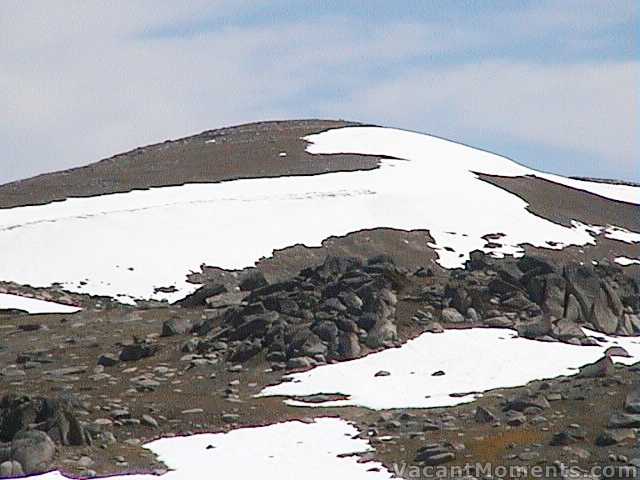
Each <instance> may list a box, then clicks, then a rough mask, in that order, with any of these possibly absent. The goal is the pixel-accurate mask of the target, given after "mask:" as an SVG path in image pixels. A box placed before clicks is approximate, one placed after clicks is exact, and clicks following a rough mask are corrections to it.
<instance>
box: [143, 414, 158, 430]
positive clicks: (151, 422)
mask: <svg viewBox="0 0 640 480" xmlns="http://www.w3.org/2000/svg"><path fill="white" fill-rule="evenodd" d="M140 420H141V421H142V424H143V425H146V426H148V427H152V428H158V421H157V420H156V419H155V418H153V417H152V416H151V415H148V414H146V413H145V414H144V415H142V417H140Z"/></svg>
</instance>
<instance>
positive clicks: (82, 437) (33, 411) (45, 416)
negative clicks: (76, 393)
mask: <svg viewBox="0 0 640 480" xmlns="http://www.w3.org/2000/svg"><path fill="white" fill-rule="evenodd" d="M76 411H77V406H76V401H75V400H74V399H73V398H63V397H59V398H42V397H33V398H32V397H28V396H17V395H7V396H5V397H3V398H2V400H0V441H5V442H7V441H11V440H13V439H14V438H15V436H16V435H17V434H18V433H19V432H21V431H24V430H27V429H30V428H35V429H38V430H42V431H44V432H46V433H47V434H48V435H49V436H50V437H51V438H52V439H53V440H55V441H56V442H57V443H60V444H62V445H90V444H91V436H90V435H89V432H88V431H87V430H86V429H85V428H84V425H83V424H82V423H81V422H80V421H79V419H78V417H77V414H76Z"/></svg>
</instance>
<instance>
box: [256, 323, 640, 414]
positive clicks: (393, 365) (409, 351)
mask: <svg viewBox="0 0 640 480" xmlns="http://www.w3.org/2000/svg"><path fill="white" fill-rule="evenodd" d="M585 333H587V334H588V335H590V336H594V337H596V338H597V339H598V341H599V342H600V346H598V347H584V346H575V345H569V344H565V343H557V342H541V341H536V340H528V339H525V338H520V337H518V335H517V333H515V332H514V331H513V330H508V329H500V328H472V329H465V330H446V331H445V332H443V333H423V334H422V335H420V336H419V337H417V338H415V339H414V340H410V341H409V342H407V343H406V344H404V345H403V346H402V347H400V348H392V349H387V350H384V351H381V352H379V353H373V354H371V355H368V356H366V357H362V358H359V359H356V360H351V361H347V362H340V363H336V364H332V365H325V366H321V367H317V368H314V369H312V370H309V371H306V372H302V373H296V374H292V375H289V376H288V377H289V378H290V379H291V381H287V382H284V383H281V384H278V385H275V386H272V387H267V388H266V389H264V390H263V391H262V392H261V393H260V395H259V396H271V395H282V396H307V395H315V394H322V393H325V394H331V393H340V394H343V395H348V396H349V398H348V399H345V400H336V401H329V402H324V403H305V402H301V401H296V400H287V401H286V403H288V404H290V405H305V406H317V407H337V406H340V407H342V406H348V405H357V406H361V407H367V408H372V409H391V408H429V407H446V406H451V405H458V404H460V403H467V402H471V401H473V400H474V399H475V398H477V397H478V396H479V394H480V392H486V391H487V390H491V389H495V388H508V387H516V386H520V385H524V384H526V383H528V382H530V381H532V380H538V379H545V378H555V377H558V376H560V375H573V374H575V373H577V371H578V368H580V367H582V366H584V365H586V364H588V363H592V362H595V361H596V360H598V359H600V358H602V356H603V353H604V351H605V350H606V349H607V348H609V347H611V346H614V345H619V346H621V347H623V348H625V349H626V350H627V352H629V354H630V355H631V357H630V358H625V357H613V359H614V360H615V361H619V362H621V363H625V364H628V365H631V364H633V363H635V362H638V361H640V338H638V337H607V336H606V335H604V334H601V333H598V332H592V331H589V330H586V329H585ZM381 370H384V371H387V372H389V373H390V374H391V375H389V376H379V377H376V376H375V374H376V373H377V372H379V371H381ZM438 371H443V372H444V375H441V376H433V374H434V373H435V372H438ZM461 393H468V395H465V396H462V397H459V396H455V397H452V396H451V394H461Z"/></svg>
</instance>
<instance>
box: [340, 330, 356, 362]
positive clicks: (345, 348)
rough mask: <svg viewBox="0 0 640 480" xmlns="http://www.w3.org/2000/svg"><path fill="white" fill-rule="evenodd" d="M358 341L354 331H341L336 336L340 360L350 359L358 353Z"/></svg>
mask: <svg viewBox="0 0 640 480" xmlns="http://www.w3.org/2000/svg"><path fill="white" fill-rule="evenodd" d="M360 351H361V348H360V342H359V341H358V335H356V334H355V333H348V332H341V333H340V336H339V337H338V352H337V353H338V356H339V357H340V359H341V360H351V359H353V358H356V357H358V356H359V355H360Z"/></svg>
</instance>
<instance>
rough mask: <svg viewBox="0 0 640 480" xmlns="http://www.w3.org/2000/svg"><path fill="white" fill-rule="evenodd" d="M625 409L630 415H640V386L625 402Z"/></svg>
mask: <svg viewBox="0 0 640 480" xmlns="http://www.w3.org/2000/svg"><path fill="white" fill-rule="evenodd" d="M624 409H625V410H626V411H627V412H629V413H640V385H636V386H635V387H634V388H633V389H632V390H631V391H630V392H629V393H628V394H627V397H626V398H625V400H624Z"/></svg>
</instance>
